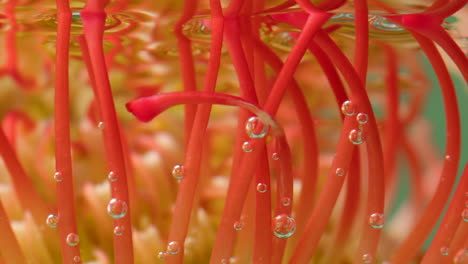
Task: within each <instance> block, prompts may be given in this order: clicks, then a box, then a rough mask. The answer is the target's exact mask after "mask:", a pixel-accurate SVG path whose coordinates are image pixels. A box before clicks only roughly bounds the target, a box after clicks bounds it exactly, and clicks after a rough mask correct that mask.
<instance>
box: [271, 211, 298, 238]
mask: <svg viewBox="0 0 468 264" xmlns="http://www.w3.org/2000/svg"><path fill="white" fill-rule="evenodd" d="M272 225H273V233H274V234H275V236H276V237H279V238H288V237H291V236H292V235H293V234H294V232H295V231H296V220H295V219H294V218H293V217H291V216H289V215H286V214H280V215H277V216H276V217H275V218H273V223H272Z"/></svg>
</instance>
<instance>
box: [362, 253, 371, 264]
mask: <svg viewBox="0 0 468 264" xmlns="http://www.w3.org/2000/svg"><path fill="white" fill-rule="evenodd" d="M371 262H372V255H371V254H364V255H362V263H371Z"/></svg>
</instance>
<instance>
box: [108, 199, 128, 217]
mask: <svg viewBox="0 0 468 264" xmlns="http://www.w3.org/2000/svg"><path fill="white" fill-rule="evenodd" d="M127 210H128V206H127V203H126V202H125V201H122V200H119V199H117V198H112V199H111V200H110V201H109V203H108V204H107V213H108V214H109V215H110V216H111V217H112V218H114V219H119V218H122V217H124V216H125V215H126V214H127Z"/></svg>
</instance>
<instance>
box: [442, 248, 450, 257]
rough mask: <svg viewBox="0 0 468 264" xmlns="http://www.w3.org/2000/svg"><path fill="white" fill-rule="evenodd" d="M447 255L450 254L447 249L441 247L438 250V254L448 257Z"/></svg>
mask: <svg viewBox="0 0 468 264" xmlns="http://www.w3.org/2000/svg"><path fill="white" fill-rule="evenodd" d="M449 253H450V249H449V248H448V247H441V248H440V254H441V255H442V256H448V254H449Z"/></svg>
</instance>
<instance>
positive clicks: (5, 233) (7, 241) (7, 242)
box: [0, 201, 27, 264]
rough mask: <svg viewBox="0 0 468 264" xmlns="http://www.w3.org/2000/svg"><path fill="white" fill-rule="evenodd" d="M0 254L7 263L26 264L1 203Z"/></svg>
mask: <svg viewBox="0 0 468 264" xmlns="http://www.w3.org/2000/svg"><path fill="white" fill-rule="evenodd" d="M0 234H2V238H1V239H0V253H1V255H2V256H3V257H4V258H5V259H7V260H8V263H15V264H26V263H27V262H26V259H25V257H24V254H23V252H22V251H21V248H20V245H19V243H18V240H16V237H15V234H14V233H13V230H12V229H11V226H10V219H9V218H8V215H7V214H6V212H5V208H4V207H3V204H2V202H1V201H0Z"/></svg>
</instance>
